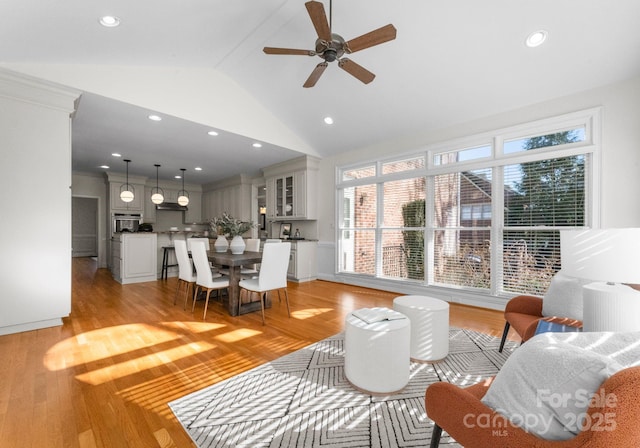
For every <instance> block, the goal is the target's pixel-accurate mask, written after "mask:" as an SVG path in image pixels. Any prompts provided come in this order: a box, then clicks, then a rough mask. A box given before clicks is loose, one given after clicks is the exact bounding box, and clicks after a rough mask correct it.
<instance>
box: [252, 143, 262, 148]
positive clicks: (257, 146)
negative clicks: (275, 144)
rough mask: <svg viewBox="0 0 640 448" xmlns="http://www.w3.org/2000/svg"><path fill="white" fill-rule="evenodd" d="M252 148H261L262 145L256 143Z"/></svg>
mask: <svg viewBox="0 0 640 448" xmlns="http://www.w3.org/2000/svg"><path fill="white" fill-rule="evenodd" d="M252 146H253V147H254V148H262V144H261V143H258V142H256V143H254V144H253V145H252Z"/></svg>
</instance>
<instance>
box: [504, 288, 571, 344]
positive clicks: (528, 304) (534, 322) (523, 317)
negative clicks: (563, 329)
mask: <svg viewBox="0 0 640 448" xmlns="http://www.w3.org/2000/svg"><path fill="white" fill-rule="evenodd" d="M504 318H505V320H506V322H505V324H504V331H503V332H502V339H501V340H500V348H499V349H498V351H499V352H502V349H503V348H504V344H505V342H506V340H507V335H508V334H509V329H510V328H511V327H513V329H514V330H515V331H516V332H517V333H518V334H519V335H520V337H521V338H522V342H525V341H527V340H529V339H531V338H532V337H533V336H534V335H535V334H536V328H537V327H538V323H539V322H540V321H541V320H545V321H547V322H554V323H558V324H562V325H569V326H572V327H582V321H579V320H575V319H569V318H567V317H560V316H550V317H544V316H543V315H542V297H536V296H527V295H522V296H516V297H514V298H512V299H511V300H509V302H507V306H506V307H505V309H504Z"/></svg>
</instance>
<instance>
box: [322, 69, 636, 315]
mask: <svg viewBox="0 0 640 448" xmlns="http://www.w3.org/2000/svg"><path fill="white" fill-rule="evenodd" d="M598 106H602V109H603V119H602V160H601V168H602V170H601V178H600V182H599V186H600V194H601V196H600V202H601V210H600V216H599V221H600V226H601V227H640V201H639V200H637V197H636V195H637V194H638V193H640V175H639V174H638V173H639V169H640V78H634V79H631V80H627V81H624V82H621V83H618V84H614V85H610V86H606V87H602V88H598V89H594V90H590V91H586V92H582V93H580V94H577V95H571V96H567V97H563V98H558V99H555V100H552V101H548V102H544V103H540V104H535V105H532V106H529V107H525V108H522V109H518V110H514V111H509V112H506V113H503V114H500V115H496V116H491V117H486V118H484V119H481V120H477V121H473V122H470V123H464V124H460V125H457V126H454V127H451V128H447V129H442V130H440V131H437V132H430V133H424V134H418V135H412V136H404V137H402V138H399V139H397V140H395V141H389V142H383V143H380V144H377V145H375V146H371V147H367V148H360V149H357V150H354V151H351V152H348V153H344V154H341V155H339V156H336V157H332V158H326V159H323V160H322V161H321V164H320V173H319V176H320V177H319V181H318V185H323V186H327V187H323V188H320V189H319V207H320V209H319V210H318V216H319V217H320V218H319V220H318V230H319V239H320V243H319V251H318V253H319V257H320V258H319V260H318V267H319V270H320V272H319V274H320V278H323V279H326V280H333V279H335V278H336V277H335V276H334V273H335V268H336V266H335V238H336V236H335V228H334V223H335V211H336V206H335V198H336V195H335V189H334V188H331V187H329V186H331V185H335V171H336V167H337V166H340V165H344V164H350V163H356V162H359V161H366V160H375V159H376V158H383V157H389V156H390V155H393V154H400V153H406V152H411V151H416V150H419V149H420V148H422V147H424V146H425V145H427V144H431V143H436V142H442V141H447V140H452V139H455V138H459V137H464V136H468V135H473V134H477V133H481V132H485V131H489V130H495V129H500V128H504V127H509V126H513V125H517V124H521V123H526V122H530V121H535V120H539V119H543V118H548V117H551V116H555V115H561V114H565V113H569V112H574V111H578V110H583V109H588V108H592V107H598ZM368 285H369V286H372V287H382V288H386V289H388V288H389V287H391V288H397V286H398V284H397V283H396V284H395V285H393V286H389V284H388V283H387V284H385V283H384V282H377V281H375V280H373V281H371V282H368ZM392 290H397V289H392ZM399 292H415V291H400V290H399ZM494 305H496V307H499V306H500V302H499V301H496V302H495V304H494Z"/></svg>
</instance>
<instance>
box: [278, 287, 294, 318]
mask: <svg viewBox="0 0 640 448" xmlns="http://www.w3.org/2000/svg"><path fill="white" fill-rule="evenodd" d="M279 293H280V291H278V294H279ZM284 300H285V302H287V314H288V315H289V317H291V309H290V308H289V294H288V293H287V289H286V288H285V290H284Z"/></svg>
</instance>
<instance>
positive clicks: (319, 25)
mask: <svg viewBox="0 0 640 448" xmlns="http://www.w3.org/2000/svg"><path fill="white" fill-rule="evenodd" d="M304 6H306V7H307V11H308V12H309V17H310V18H311V22H313V27H314V28H315V29H316V33H317V34H318V37H319V38H320V39H322V40H324V41H327V42H331V29H330V28H329V22H328V21H327V15H326V14H325V12H324V5H323V4H322V3H321V2H314V1H311V2H307V3H305V4H304Z"/></svg>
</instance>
